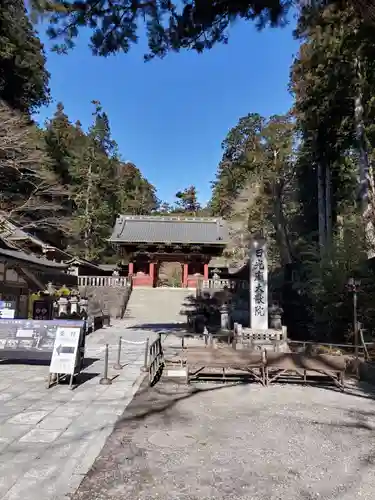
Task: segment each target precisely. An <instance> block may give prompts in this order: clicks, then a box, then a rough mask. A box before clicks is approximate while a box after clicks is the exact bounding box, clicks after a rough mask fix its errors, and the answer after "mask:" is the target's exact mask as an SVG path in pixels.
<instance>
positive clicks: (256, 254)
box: [250, 238, 268, 330]
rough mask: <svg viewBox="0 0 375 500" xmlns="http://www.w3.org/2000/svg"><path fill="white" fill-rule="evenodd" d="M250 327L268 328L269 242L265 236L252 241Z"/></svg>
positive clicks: (257, 328) (255, 328)
mask: <svg viewBox="0 0 375 500" xmlns="http://www.w3.org/2000/svg"><path fill="white" fill-rule="evenodd" d="M250 328H251V329H253V330H267V329H268V266H267V244H266V240H265V239H263V238H259V239H254V240H252V241H251V243H250Z"/></svg>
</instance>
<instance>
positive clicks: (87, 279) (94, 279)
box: [78, 276, 131, 288]
mask: <svg viewBox="0 0 375 500" xmlns="http://www.w3.org/2000/svg"><path fill="white" fill-rule="evenodd" d="M78 286H96V287H102V286H108V287H121V288H123V287H125V288H126V287H130V286H131V279H130V278H127V277H125V276H78Z"/></svg>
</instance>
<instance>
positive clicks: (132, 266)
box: [128, 262, 134, 276]
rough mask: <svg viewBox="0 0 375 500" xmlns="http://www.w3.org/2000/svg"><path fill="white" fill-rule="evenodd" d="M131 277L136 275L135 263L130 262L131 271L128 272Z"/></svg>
mask: <svg viewBox="0 0 375 500" xmlns="http://www.w3.org/2000/svg"><path fill="white" fill-rule="evenodd" d="M128 274H129V276H131V275H132V274H134V264H133V262H129V271H128Z"/></svg>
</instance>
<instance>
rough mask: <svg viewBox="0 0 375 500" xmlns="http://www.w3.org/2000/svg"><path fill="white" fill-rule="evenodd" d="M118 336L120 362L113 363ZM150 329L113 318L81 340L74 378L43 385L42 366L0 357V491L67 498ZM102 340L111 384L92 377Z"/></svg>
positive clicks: (122, 395)
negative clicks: (78, 373)
mask: <svg viewBox="0 0 375 500" xmlns="http://www.w3.org/2000/svg"><path fill="white" fill-rule="evenodd" d="M120 336H122V337H123V339H124V342H123V343H122V356H121V362H122V365H123V369H122V370H117V371H116V370H114V369H113V365H114V364H115V362H116V356H117V346H118V342H119V337H120ZM155 337H156V334H154V333H153V332H150V331H147V332H146V331H141V330H133V329H129V325H128V324H127V323H125V321H122V320H117V321H114V324H113V325H112V326H111V327H107V328H105V329H102V330H99V331H97V332H93V333H92V334H90V335H89V336H88V337H87V340H86V353H85V357H86V359H87V358H88V359H89V360H90V365H89V366H88V367H87V368H86V369H85V370H84V372H83V375H82V377H81V380H82V381H81V383H80V385H78V386H77V387H76V388H74V390H71V389H70V388H69V387H68V385H67V384H66V383H65V384H64V383H63V384H60V385H58V386H54V387H51V388H50V389H47V388H46V382H47V377H48V371H49V367H48V366H40V365H23V364H19V363H17V364H10V363H9V364H8V363H6V362H3V363H0V375H1V381H0V499H1V500H20V499H22V500H34V499H35V500H63V499H64V500H67V498H68V496H67V495H69V494H71V493H73V492H74V491H75V490H76V489H77V488H78V486H79V484H80V483H81V481H82V479H83V477H84V476H85V474H86V473H87V472H88V470H89V469H90V467H91V466H92V464H93V462H94V461H95V458H96V457H97V456H98V454H99V453H100V451H101V449H102V447H103V446H104V444H105V441H106V439H107V438H108V436H109V435H110V434H111V432H112V430H113V427H114V425H115V423H116V421H117V420H118V419H119V417H120V416H121V415H122V413H123V412H124V410H125V408H126V407H127V405H128V404H129V403H130V401H131V400H132V398H133V395H134V393H135V392H136V390H137V389H138V387H139V384H140V382H141V379H142V377H141V368H142V366H143V362H144V349H145V343H144V341H145V340H146V338H150V341H153V340H154V338H155ZM105 344H109V346H110V351H109V377H110V378H113V381H112V385H109V386H102V385H99V379H100V377H101V376H102V374H103V368H104V352H105Z"/></svg>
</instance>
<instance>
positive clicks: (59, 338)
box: [48, 326, 81, 387]
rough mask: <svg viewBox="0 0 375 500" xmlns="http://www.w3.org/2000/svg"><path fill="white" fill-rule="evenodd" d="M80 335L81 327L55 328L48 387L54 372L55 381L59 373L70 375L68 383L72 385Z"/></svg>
mask: <svg viewBox="0 0 375 500" xmlns="http://www.w3.org/2000/svg"><path fill="white" fill-rule="evenodd" d="M80 335H81V328H69V327H64V326H60V327H58V328H57V330H56V337H55V342H54V346H53V351H52V358H51V364H50V367H49V372H50V375H49V380H48V387H49V386H50V381H51V374H56V376H57V382H58V381H59V375H70V383H69V385H70V387H72V384H73V378H74V374H75V371H76V368H77V360H78V352H79V342H80Z"/></svg>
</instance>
